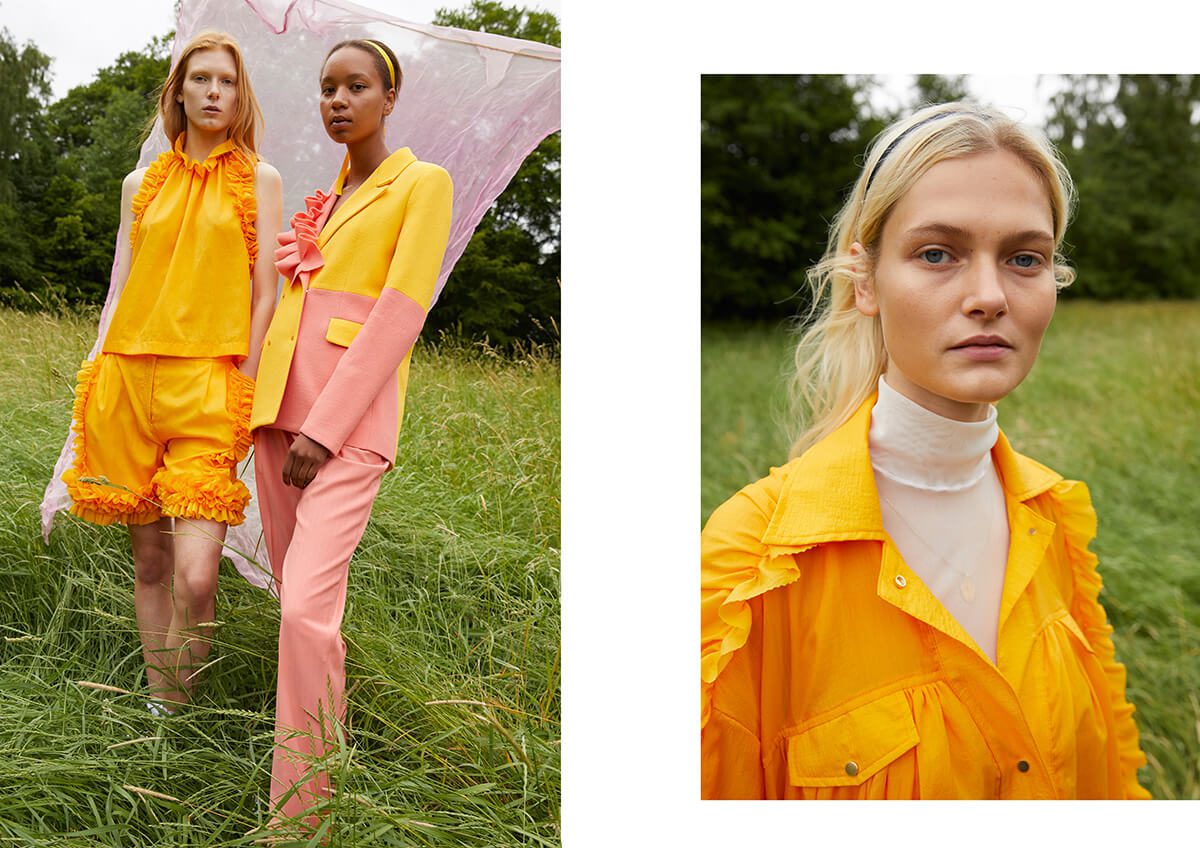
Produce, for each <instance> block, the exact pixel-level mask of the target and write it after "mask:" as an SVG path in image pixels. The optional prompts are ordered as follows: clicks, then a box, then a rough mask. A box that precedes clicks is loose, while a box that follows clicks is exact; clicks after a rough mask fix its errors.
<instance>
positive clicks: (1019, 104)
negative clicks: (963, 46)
mask: <svg viewBox="0 0 1200 848" xmlns="http://www.w3.org/2000/svg"><path fill="white" fill-rule="evenodd" d="M879 79H880V81H881V82H882V83H883V86H882V88H883V90H882V91H881V92H880V93H879V96H878V98H877V99H878V100H879V101H880V105H886V106H890V107H893V108H894V107H897V106H901V105H907V104H911V103H912V100H913V75H912V74H891V75H881V76H880V77H879ZM1058 79H1059V78H1058V76H1057V75H1055V74H1042V75H1041V76H1040V81H1039V75H1038V74H967V87H968V88H969V89H970V91H971V93H972V94H974V95H975V96H976V97H977V98H978V99H979V100H980V101H981V102H983V103H984V104H986V105H989V106H996V107H998V108H1000V109H1002V110H1003V111H1004V112H1006V113H1008V114H1009V115H1010V116H1011V117H1013V118H1016V119H1017V120H1019V121H1023V122H1025V123H1029V124H1033V125H1035V126H1039V127H1040V126H1044V124H1045V120H1046V117H1047V115H1048V113H1049V110H1048V108H1047V105H1048V103H1049V100H1050V96H1051V95H1052V94H1054V93H1055V92H1056V91H1058V88H1059V83H1058Z"/></svg>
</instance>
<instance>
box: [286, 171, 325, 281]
mask: <svg viewBox="0 0 1200 848" xmlns="http://www.w3.org/2000/svg"><path fill="white" fill-rule="evenodd" d="M333 198H334V195H333V194H332V193H331V194H325V193H324V192H323V191H320V190H318V191H317V193H316V195H314V196H309V197H306V198H304V207H305V208H304V210H303V211H302V212H297V213H296V214H295V215H293V216H292V228H291V229H290V230H288V231H287V232H286V233H280V234H279V236H278V237H277V239H276V240H277V241H278V242H279V247H278V248H276V249H275V268H276V269H277V270H278V271H279V273H280V274H283V276H284V277H286V278H287V279H289V280H291V281H292V282H296V281H297V280H299V282H300V283H301V285H303V286H304V287H305V288H308V279H309V277H311V276H312V274H313V272H314V271H316V270H317V269H318V268H321V267H323V266H324V265H325V258H324V257H323V256H321V251H320V250H319V249H318V248H317V236H319V235H320V234H321V228H322V227H323V226H325V219H326V218H328V217H329V209H330V207H331V206H333V203H332V201H333Z"/></svg>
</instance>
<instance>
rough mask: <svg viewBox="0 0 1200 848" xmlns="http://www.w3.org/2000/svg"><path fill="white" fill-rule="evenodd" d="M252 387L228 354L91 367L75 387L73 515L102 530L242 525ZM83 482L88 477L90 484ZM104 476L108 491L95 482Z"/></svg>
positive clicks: (108, 358)
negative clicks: (168, 521) (177, 522)
mask: <svg viewBox="0 0 1200 848" xmlns="http://www.w3.org/2000/svg"><path fill="white" fill-rule="evenodd" d="M253 398H254V381H253V380H251V379H250V378H249V377H247V376H245V375H244V374H242V372H240V371H238V370H237V368H236V367H235V366H234V364H233V360H232V358H230V357H224V358H220V359H191V358H183V357H175V356H125V355H123V354H115V353H104V354H100V355H99V356H97V357H96V360H95V361H94V362H84V363H83V367H82V368H81V369H80V371H79V383H78V386H77V387H76V389H75V412H74V428H75V433H76V439H75V464H74V465H73V466H72V467H71V468H70V469H68V470H67V471H66V472H65V473H64V474H63V482H64V483H66V484H67V491H68V492H69V493H70V495H71V499H72V500H73V501H74V505H73V506H72V507H71V512H73V513H74V514H75V515H78V516H79V517H80V518H84V519H86V520H88V521H91V522H94V523H96V524H112V523H113V522H120V523H122V524H149V523H151V522H153V521H157V520H158V519H159V518H160V517H161V516H164V515H166V516H172V517H179V518H207V519H211V520H213V521H220V522H222V523H225V524H241V523H242V521H243V520H244V518H245V509H246V504H247V503H248V502H249V500H250V491H249V490H248V489H247V488H246V486H245V484H244V483H242V481H241V480H239V479H237V463H238V462H239V461H240V460H241V459H243V458H244V457H245V456H246V452H247V451H248V450H249V449H250V431H249V423H250V408H251V406H252V405H253ZM84 478H88V480H85V479H84ZM100 478H105V479H106V480H107V481H108V484H109V485H105V484H104V483H100V482H89V481H90V480H99V479H100Z"/></svg>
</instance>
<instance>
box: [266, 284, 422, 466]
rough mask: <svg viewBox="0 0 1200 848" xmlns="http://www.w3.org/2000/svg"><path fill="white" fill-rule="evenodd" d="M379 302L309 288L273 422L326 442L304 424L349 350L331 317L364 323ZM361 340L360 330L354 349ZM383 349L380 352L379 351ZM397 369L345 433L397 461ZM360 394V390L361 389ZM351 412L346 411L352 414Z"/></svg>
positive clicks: (349, 421) (348, 440)
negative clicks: (335, 337)
mask: <svg viewBox="0 0 1200 848" xmlns="http://www.w3.org/2000/svg"><path fill="white" fill-rule="evenodd" d="M376 303H377V301H376V300H375V298H373V297H367V296H366V295H361V294H354V293H353V292H335V291H327V290H325V289H320V288H313V289H309V291H308V294H306V295H305V297H304V311H303V312H302V313H301V316H300V327H299V329H298V331H297V334H296V352H295V354H294V355H293V356H292V364H291V368H289V369H288V378H287V387H286V388H285V389H284V392H283V400H282V401H281V402H280V404H279V412H278V413H277V414H276V416H275V422H274V423H273V424H272V425H271V426H272V427H275V428H277V429H279V430H288V431H290V432H292V433H299V432H301V431H303V432H305V434H306V435H308V436H309V437H310V438H313V439H316V440H317V441H318V442H320V443H321V444H322V445H324V444H325V442H323V441H321V439H318V438H317V433H315V432H308V431H307V430H304V426H305V421H306V420H307V419H308V417H309V412H310V411H311V410H312V408H313V405H314V404H315V403H316V402H317V398H318V397H320V396H321V392H322V390H324V389H325V387H326V385H327V384H328V383H329V378H330V376H332V375H333V373H334V370H335V369H336V368H337V367H338V362H339V361H340V360H341V359H342V357H343V356H344V355H347V353H348V351H347V349H346V348H345V347H344V346H342V345H341V344H338V343H335V342H331V341H329V340H328V335H329V326H330V322H331V321H332V320H333V319H335V318H340V319H342V320H344V321H353V322H356V323H359V324H365V323H366V321H367V318H368V316H370V315H371V311H372V309H373V308H374V307H375V305H376ZM381 314H382V313H381ZM423 316H424V313H421V317H423ZM385 342H386V343H388V344H392V343H399V341H398V340H393V339H385ZM360 344H362V332H361V331H360V332H359V335H358V336H356V337H355V339H354V345H353V348H352V349H357V347H358V346H359V345H360ZM379 353H380V352H376V354H375V355H379ZM395 373H396V368H395V367H394V366H393V368H392V371H391V374H392V379H391V380H386V379H385V381H384V384H383V386H382V388H381V389H380V390H378V391H375V392H374V393H373V394H372V395H371V396H370V397H364V398H363V400H369V401H370V404H369V405H368V406H366V409H365V411H364V412H362V413H361V414H359V417H358V418H357V419H350V418H349V417H347V419H346V423H347V424H350V425H352V426H353V427H354V429H353V430H352V431H350V433H349V435H347V436H345V437H344V438H343V439H342V442H343V443H347V444H351V445H354V446H355V447H360V448H367V449H369V450H373V451H375V452H376V453H378V454H379V455H380V456H383V457H384V458H386V459H387V460H388V461H389V462H394V461H395V451H396V433H397V429H398V428H399V424H400V420H399V408H400V398H399V396H398V395H399V390H398V389H399V387H398V386H397V383H396V380H395ZM356 394H361V390H360V392H358V393H356ZM360 405H361V404H360ZM336 408H337V407H335V409H336ZM349 414H350V413H347V416H349ZM355 414H358V413H357V412H356V413H355ZM355 421H357V423H356V424H355ZM325 437H326V438H328V436H325Z"/></svg>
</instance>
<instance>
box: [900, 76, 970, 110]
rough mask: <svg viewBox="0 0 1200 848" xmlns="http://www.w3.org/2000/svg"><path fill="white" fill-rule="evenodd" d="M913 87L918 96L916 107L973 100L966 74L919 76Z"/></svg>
mask: <svg viewBox="0 0 1200 848" xmlns="http://www.w3.org/2000/svg"><path fill="white" fill-rule="evenodd" d="M913 87H914V89H915V91H916V96H917V100H916V103H915V104H914V105H916V106H920V105H923V104H928V103H949V102H951V101H954V100H969V99H971V91H970V89H968V88H967V77H966V75H965V74H951V75H949V76H943V75H942V74H917V75H916V77H914V79H913Z"/></svg>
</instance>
